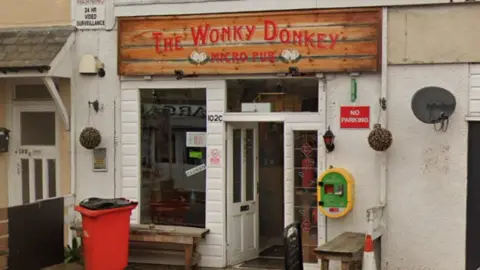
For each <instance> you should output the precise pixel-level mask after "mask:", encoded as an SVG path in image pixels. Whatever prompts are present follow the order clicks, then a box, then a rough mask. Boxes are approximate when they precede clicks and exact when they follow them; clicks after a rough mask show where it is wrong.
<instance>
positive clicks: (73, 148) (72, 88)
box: [67, 45, 77, 244]
mask: <svg viewBox="0 0 480 270" xmlns="http://www.w3.org/2000/svg"><path fill="white" fill-rule="evenodd" d="M74 46H75V45H74ZM73 52H74V50H73ZM73 52H71V53H70V57H71V58H73V56H72V55H73ZM74 70H75V69H74ZM75 76H76V74H75V72H72V77H71V79H70V193H71V194H72V196H73V203H74V205H75V203H76V197H77V195H76V192H77V180H76V176H77V173H76V172H77V166H76V160H77V148H76V145H77V144H76V140H75V138H76V135H75V132H76V130H77V128H76V124H77V121H76V120H75V119H76V115H77V113H76V111H75V110H76V106H75V104H76V93H77V91H75V90H76V89H75V88H76V87H75V86H76V80H75ZM72 210H73V207H72ZM68 211H70V210H68ZM68 211H67V215H70V213H69V212H68ZM72 217H73V220H75V210H73V213H72ZM73 237H74V233H73V231H72V230H70V228H69V230H68V239H69V244H70V240H71V239H72V238H73Z"/></svg>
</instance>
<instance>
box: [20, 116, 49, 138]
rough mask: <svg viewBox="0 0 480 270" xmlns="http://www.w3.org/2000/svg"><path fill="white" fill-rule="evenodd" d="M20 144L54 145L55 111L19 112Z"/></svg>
mask: <svg viewBox="0 0 480 270" xmlns="http://www.w3.org/2000/svg"><path fill="white" fill-rule="evenodd" d="M20 128H21V144H22V145H55V112H21V113H20Z"/></svg>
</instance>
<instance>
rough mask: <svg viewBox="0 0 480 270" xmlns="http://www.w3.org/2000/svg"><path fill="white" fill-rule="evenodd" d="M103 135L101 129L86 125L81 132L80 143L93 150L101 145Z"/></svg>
mask: <svg viewBox="0 0 480 270" xmlns="http://www.w3.org/2000/svg"><path fill="white" fill-rule="evenodd" d="M101 141H102V135H100V131H98V130H97V129H96V128H93V127H86V128H84V129H83V130H82V133H80V144H81V145H82V146H83V147H85V148H86V149H89V150H92V149H95V148H96V147H97V146H99V145H100V142H101Z"/></svg>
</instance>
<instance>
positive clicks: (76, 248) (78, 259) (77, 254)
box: [64, 237, 83, 265]
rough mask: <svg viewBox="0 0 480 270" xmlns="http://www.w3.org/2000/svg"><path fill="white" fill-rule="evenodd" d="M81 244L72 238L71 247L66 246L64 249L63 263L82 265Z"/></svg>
mask: <svg viewBox="0 0 480 270" xmlns="http://www.w3.org/2000/svg"><path fill="white" fill-rule="evenodd" d="M82 249H83V248H82V242H81V240H80V243H78V240H77V238H76V237H73V238H72V245H71V246H70V245H68V246H67V247H65V251H64V256H65V263H80V264H82V265H83V257H82Z"/></svg>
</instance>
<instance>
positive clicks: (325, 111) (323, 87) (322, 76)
mask: <svg viewBox="0 0 480 270" xmlns="http://www.w3.org/2000/svg"><path fill="white" fill-rule="evenodd" d="M317 78H318V79H319V80H320V81H321V91H320V93H319V95H320V100H322V101H323V102H322V103H321V104H319V106H318V108H321V107H322V106H323V130H322V132H325V130H327V127H328V101H327V78H326V77H325V74H323V73H319V74H317ZM319 135H320V136H321V134H319ZM319 140H320V138H319ZM327 156H328V154H327V152H326V151H325V154H324V156H323V163H322V166H323V169H324V170H327V169H328V162H327ZM317 216H318V217H320V216H321V212H320V210H318V214H317ZM323 219H324V223H325V224H324V225H325V226H324V230H323V235H322V238H323V239H324V241H325V243H326V242H327V230H328V229H327V225H328V224H327V221H328V218H327V217H326V216H324V217H323ZM318 222H319V221H318V218H317V223H318ZM319 233H320V232H319ZM319 236H320V235H319ZM318 244H319V245H320V244H323V243H318Z"/></svg>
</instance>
